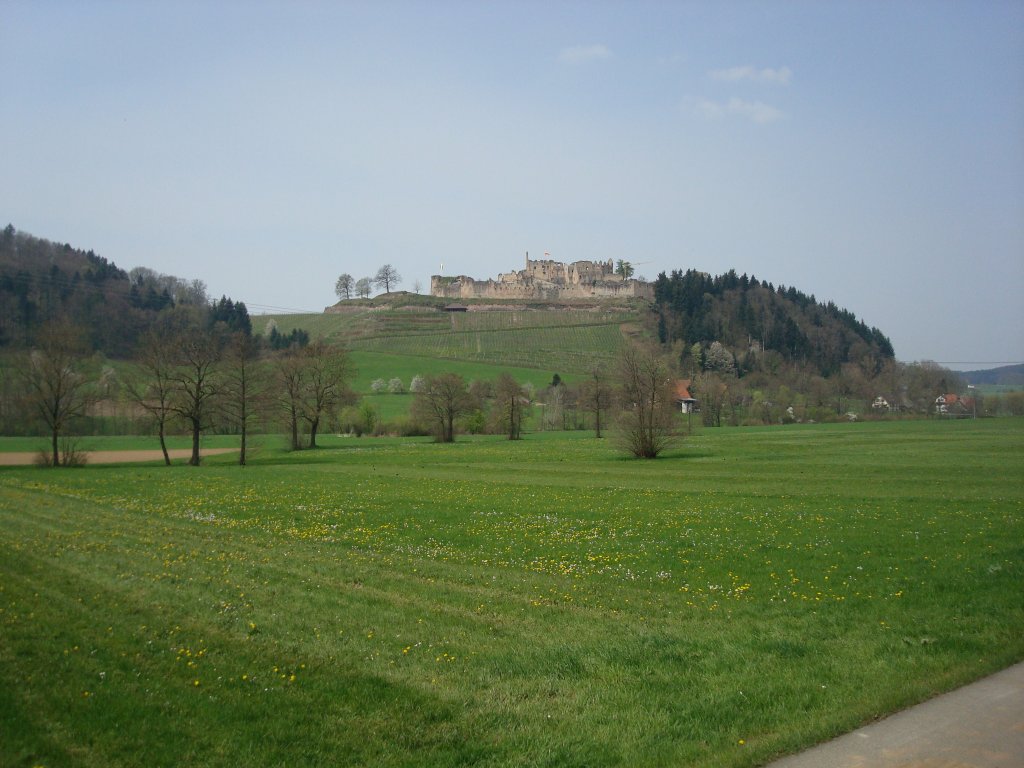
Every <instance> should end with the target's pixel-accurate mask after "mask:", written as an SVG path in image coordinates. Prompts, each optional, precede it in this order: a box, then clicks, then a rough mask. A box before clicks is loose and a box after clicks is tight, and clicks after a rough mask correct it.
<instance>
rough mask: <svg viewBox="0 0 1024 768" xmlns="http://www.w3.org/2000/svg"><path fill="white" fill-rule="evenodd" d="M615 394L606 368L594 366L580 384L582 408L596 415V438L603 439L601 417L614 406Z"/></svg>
mask: <svg viewBox="0 0 1024 768" xmlns="http://www.w3.org/2000/svg"><path fill="white" fill-rule="evenodd" d="M613 394H614V393H613V392H612V387H611V383H610V382H609V381H608V375H607V373H605V370H604V368H601V367H600V366H594V367H593V368H591V369H590V374H589V375H588V376H587V378H586V379H585V380H584V381H583V382H582V383H581V384H580V406H581V407H582V408H583V410H584V411H586V412H587V413H592V414H593V415H594V432H595V435H594V436H595V437H598V438H600V437H601V415H602V414H604V413H607V411H608V409H609V408H611V406H612V400H613Z"/></svg>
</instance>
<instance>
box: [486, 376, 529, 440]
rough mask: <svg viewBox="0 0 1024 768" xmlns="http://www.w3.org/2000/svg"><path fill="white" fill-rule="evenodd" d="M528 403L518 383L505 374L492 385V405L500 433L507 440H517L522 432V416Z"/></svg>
mask: <svg viewBox="0 0 1024 768" xmlns="http://www.w3.org/2000/svg"><path fill="white" fill-rule="evenodd" d="M528 402H529V401H528V400H527V399H526V396H525V394H524V393H523V388H522V387H521V386H520V385H519V383H518V382H517V381H516V380H515V379H513V378H512V376H511V375H509V374H507V373H502V374H500V375H499V376H498V380H497V381H496V382H495V384H494V405H495V408H496V410H497V417H498V423H499V426H500V428H501V431H502V432H504V433H505V434H507V435H508V439H509V440H519V439H520V438H521V437H522V431H523V415H524V412H525V409H526V406H527V403H528Z"/></svg>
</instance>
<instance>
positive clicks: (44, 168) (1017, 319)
mask: <svg viewBox="0 0 1024 768" xmlns="http://www.w3.org/2000/svg"><path fill="white" fill-rule="evenodd" d="M0 147H2V148H3V150H2V168H3V174H2V183H0V220H2V221H0V226H2V225H5V224H6V223H8V222H10V223H13V224H14V225H15V226H16V227H17V228H18V229H21V230H24V231H27V232H30V233H32V234H35V235H38V236H40V237H46V238H49V239H52V240H58V241H62V242H70V243H72V244H73V245H75V246H79V247H83V248H91V249H94V250H95V251H96V252H97V253H99V254H100V255H102V256H105V257H107V258H108V259H111V260H113V261H114V262H116V263H117V264H118V266H121V267H123V268H131V267H133V266H148V267H151V268H153V269H156V270H159V271H161V272H167V273H171V274H175V275H178V276H180V277H186V278H199V279H202V280H204V281H205V282H206V283H207V285H208V287H209V290H210V293H211V294H212V295H215V296H219V295H221V294H228V295H229V296H231V297H233V298H235V299H240V300H243V301H245V302H247V303H248V304H249V305H250V309H251V310H253V311H259V310H260V309H262V308H264V307H288V308H296V309H312V310H320V309H322V308H323V307H324V306H325V305H328V304H331V303H333V302H334V300H335V299H334V293H333V286H334V282H335V279H336V278H337V276H338V274H340V273H342V272H349V273H351V274H352V275H354V276H355V277H357V278H358V277H361V276H369V275H372V274H373V273H374V272H376V270H377V268H378V267H379V266H381V265H382V264H385V263H390V264H392V265H394V266H395V267H397V269H398V270H399V272H400V273H401V274H402V276H403V278H404V281H403V284H402V286H401V287H402V288H405V289H408V290H412V288H413V284H414V282H415V281H419V282H420V283H421V285H422V286H423V290H427V288H428V287H429V280H430V275H431V274H434V273H436V272H437V271H438V270H439V267H440V264H441V263H442V262H443V264H444V271H445V273H446V274H459V273H462V274H469V275H472V276H474V277H479V278H484V277H493V276H496V275H497V273H499V272H502V271H509V270H511V269H515V268H519V267H520V265H521V262H522V260H523V254H524V252H526V251H529V252H530V254H531V255H536V256H540V255H541V254H542V253H543V252H544V251H550V253H551V256H552V258H556V259H559V260H562V261H575V260H578V259H608V258H611V259H619V258H623V259H627V260H629V261H632V262H634V263H636V264H638V267H637V269H638V272H639V273H640V274H642V275H645V276H647V277H648V278H653V277H655V276H656V275H657V274H658V273H659V272H661V271H671V270H672V269H687V268H690V267H693V268H697V269H700V270H703V271H707V272H711V273H713V274H718V273H720V272H723V271H725V270H727V269H729V268H735V269H736V270H737V271H738V272H741V273H742V272H747V273H748V274H754V275H756V276H757V277H758V278H761V279H765V280H770V281H771V282H773V283H775V284H779V283H783V284H786V285H795V286H796V287H797V288H799V289H801V290H802V291H804V292H806V293H809V294H810V293H813V294H814V295H815V296H816V297H817V298H819V299H822V300H833V301H835V302H836V303H837V304H839V305H840V306H843V307H846V308H848V309H850V310H852V311H853V312H854V313H856V314H857V315H858V316H859V317H861V318H862V319H864V320H865V321H866V322H867V323H868V324H869V325H875V326H878V327H879V328H881V329H882V330H883V331H884V332H886V333H887V334H888V335H889V336H890V338H891V339H892V341H893V344H894V346H895V348H896V354H897V357H899V358H900V359H903V360H920V359H932V360H937V361H942V362H948V363H956V365H953V366H952V367H957V368H963V367H967V368H970V367H974V366H971V365H966V366H965V365H959V364H958V363H960V362H961V361H963V362H967V363H970V362H973V361H977V362H979V363H985V365H980V366H977V367H988V363H1001V362H1018V361H1024V3H1020V2H1016V1H1015V0H1014V1H1011V2H986V1H985V0H976V1H974V2H897V3H892V2H878V3H873V2H860V1H858V2H797V1H791V2H753V3H748V2H743V3H741V2H731V3H730V2H726V3H718V2H659V3H648V2H615V3H600V2H588V3H576V2H514V3H513V2H493V3H484V2H469V1H468V0H467V1H466V2H416V3H404V2H366V3H348V2H323V3H317V2H288V3H285V2H280V3H275V2H251V3H250V2H215V3H206V2H177V1H176V2H170V1H168V2H155V1H150V2H140V3H133V2H127V0H126V1H124V2H116V3H114V2H102V1H100V0H90V2H77V1H76V2H46V1H45V0H31V1H26V2H22V1H20V0H16V1H12V0H0Z"/></svg>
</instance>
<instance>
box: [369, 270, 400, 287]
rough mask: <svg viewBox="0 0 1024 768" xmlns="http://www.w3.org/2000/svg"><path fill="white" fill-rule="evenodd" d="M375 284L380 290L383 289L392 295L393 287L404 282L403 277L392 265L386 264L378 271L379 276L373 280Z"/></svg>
mask: <svg viewBox="0 0 1024 768" xmlns="http://www.w3.org/2000/svg"><path fill="white" fill-rule="evenodd" d="M373 282H374V284H376V286H377V287H378V288H383V289H384V293H391V286H393V285H398V284H399V283H400V282H402V276H401V275H400V274H398V270H397V269H395V268H394V267H392V266H391V265H390V264H385V265H384V266H383V267H381V268H380V269H378V270H377V276H376V277H374V278H373Z"/></svg>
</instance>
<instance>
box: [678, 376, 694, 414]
mask: <svg viewBox="0 0 1024 768" xmlns="http://www.w3.org/2000/svg"><path fill="white" fill-rule="evenodd" d="M692 383H693V381H692V380H691V379H678V380H677V381H676V405H678V406H679V410H681V411H682V412H683V413H697V411H698V410H699V408H698V407H697V405H698V404H697V398H695V397H694V396H693V395H691V394H690V385H691V384H692Z"/></svg>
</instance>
